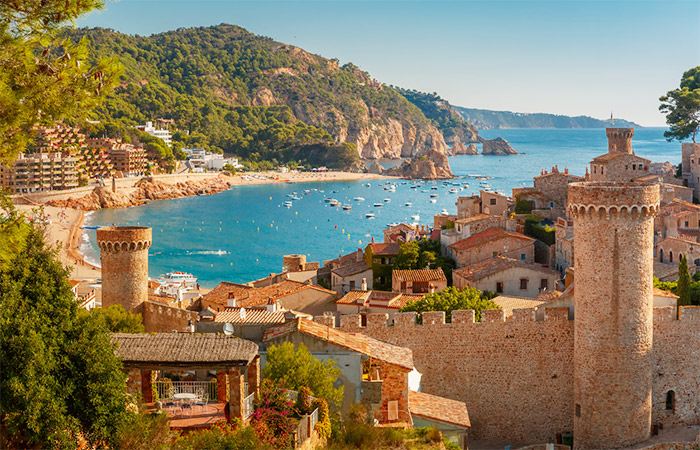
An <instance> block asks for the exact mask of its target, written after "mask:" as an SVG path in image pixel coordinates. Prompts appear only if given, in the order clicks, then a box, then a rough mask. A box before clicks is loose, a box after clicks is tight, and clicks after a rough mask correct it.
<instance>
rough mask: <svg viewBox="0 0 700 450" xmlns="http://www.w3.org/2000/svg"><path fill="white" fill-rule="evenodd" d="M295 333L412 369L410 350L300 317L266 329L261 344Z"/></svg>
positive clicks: (411, 353)
mask: <svg viewBox="0 0 700 450" xmlns="http://www.w3.org/2000/svg"><path fill="white" fill-rule="evenodd" d="M296 331H300V332H302V333H304V334H308V335H310V336H314V337H317V338H319V339H321V340H324V341H326V342H329V343H331V344H334V345H337V346H340V347H345V348H347V349H350V350H352V351H355V352H359V353H362V354H364V355H367V356H370V357H372V358H375V359H378V360H380V361H384V362H387V363H390V364H394V365H397V366H400V367H403V368H405V369H408V370H413V368H414V366H413V352H412V351H411V349H408V348H404V347H399V346H396V345H392V344H389V343H387V342H384V341H380V340H378V339H374V338H371V337H369V336H365V335H363V334H359V333H346V332H344V331H340V330H337V329H335V328H331V327H327V326H325V325H322V324H320V323H316V322H313V321H311V320H308V319H304V318H301V317H299V318H297V319H294V320H293V321H291V322H287V323H285V324H284V325H278V326H276V327H273V328H270V329H268V330H267V331H266V332H265V336H264V337H263V342H267V341H269V340H270V339H275V338H278V337H281V336H286V335H288V334H291V333H294V332H296Z"/></svg>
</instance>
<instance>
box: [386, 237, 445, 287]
mask: <svg viewBox="0 0 700 450" xmlns="http://www.w3.org/2000/svg"><path fill="white" fill-rule="evenodd" d="M438 267H440V268H442V271H443V272H444V273H445V277H446V278H447V281H448V283H451V282H452V269H454V267H455V262H454V260H453V259H452V258H450V257H447V256H442V253H441V250H440V241H436V240H433V239H426V238H423V239H418V240H414V241H411V242H407V243H402V244H401V245H400V246H399V254H398V255H397V256H396V258H394V269H399V270H415V269H425V268H429V269H437V268H438Z"/></svg>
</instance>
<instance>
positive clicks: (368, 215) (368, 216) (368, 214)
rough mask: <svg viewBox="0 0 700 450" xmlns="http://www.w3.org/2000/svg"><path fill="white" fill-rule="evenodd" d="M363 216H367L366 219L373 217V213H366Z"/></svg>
mask: <svg viewBox="0 0 700 450" xmlns="http://www.w3.org/2000/svg"><path fill="white" fill-rule="evenodd" d="M365 217H366V218H368V219H374V214H372V213H367V214H365Z"/></svg>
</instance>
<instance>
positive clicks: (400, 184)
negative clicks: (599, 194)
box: [81, 128, 680, 288]
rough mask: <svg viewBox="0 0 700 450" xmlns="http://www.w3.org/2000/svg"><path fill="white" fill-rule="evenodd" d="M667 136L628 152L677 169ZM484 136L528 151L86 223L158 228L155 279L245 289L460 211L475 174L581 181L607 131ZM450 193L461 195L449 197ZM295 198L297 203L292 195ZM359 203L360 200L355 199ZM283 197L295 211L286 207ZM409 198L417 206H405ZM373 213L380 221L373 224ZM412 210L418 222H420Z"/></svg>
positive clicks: (222, 196)
mask: <svg viewBox="0 0 700 450" xmlns="http://www.w3.org/2000/svg"><path fill="white" fill-rule="evenodd" d="M663 131H664V128H640V129H636V130H635V138H634V139H633V145H632V147H633V149H635V152H636V154H637V155H639V156H642V157H645V158H649V159H651V160H652V161H655V162H664V161H669V162H671V163H673V164H677V163H678V162H679V161H680V144H679V143H677V142H674V143H669V142H667V141H666V140H665V139H664V137H663ZM480 135H481V136H483V137H485V138H487V139H491V138H494V137H503V138H504V139H506V140H508V141H509V142H510V143H511V145H512V146H513V147H514V148H515V149H516V150H518V151H519V152H524V153H525V154H524V155H513V156H484V155H476V156H457V157H452V158H450V165H451V167H452V171H453V172H454V174H455V175H456V176H457V178H456V179H455V180H451V181H450V182H449V183H448V184H446V183H444V182H442V181H437V182H413V181H406V180H390V181H387V180H370V181H356V182H313V183H295V184H288V183H279V184H266V185H257V186H255V185H253V186H250V185H249V186H236V187H233V188H232V189H230V190H228V191H224V192H222V193H219V194H216V195H211V196H201V197H186V198H180V199H173V200H159V201H154V202H151V203H149V204H147V205H143V206H139V207H133V208H113V209H103V210H99V211H95V212H92V213H89V214H88V216H87V218H86V225H88V226H106V225H113V224H114V225H142V226H150V227H152V228H153V245H152V246H151V248H150V250H149V275H150V276H152V277H158V276H159V275H161V274H163V273H166V272H170V271H173V270H181V271H186V272H191V273H194V274H195V275H196V276H197V277H199V282H200V284H201V285H202V286H203V287H208V288H211V287H214V286H216V285H217V284H218V283H219V282H220V281H232V282H239V283H241V282H247V281H251V280H254V279H258V278H262V277H265V276H267V275H269V274H270V273H273V272H275V273H279V272H280V271H281V270H282V255H285V254H292V253H298V254H305V255H307V260H308V261H323V260H327V259H332V258H335V257H337V256H338V255H340V254H347V253H349V252H352V251H355V250H357V249H358V248H360V247H364V246H366V245H367V244H368V243H369V242H370V241H371V239H372V238H374V239H375V241H376V242H382V241H383V235H382V230H383V229H384V228H385V227H386V226H387V224H389V223H395V222H409V223H410V222H419V223H421V224H425V225H428V226H432V217H433V215H435V214H439V213H440V211H441V210H442V209H443V208H444V209H447V210H448V211H449V212H450V213H454V212H455V211H456V207H455V202H456V198H457V196H464V195H470V194H472V193H478V191H479V188H480V184H479V180H476V179H475V178H474V176H489V177H493V179H491V180H488V184H489V185H490V187H491V188H492V189H495V190H501V191H504V192H505V193H506V194H507V195H510V193H511V189H512V188H513V187H518V186H523V185H531V184H532V178H533V177H534V176H536V175H539V173H540V170H542V169H548V170H549V169H551V167H552V166H554V165H558V167H559V169H560V170H564V169H565V168H568V169H569V171H570V172H571V173H573V174H575V175H583V174H584V172H585V169H586V167H587V166H588V163H589V162H590V160H591V159H593V158H594V157H595V156H598V155H600V154H603V153H605V152H607V139H606V137H605V130H604V129H506V130H484V131H480ZM387 182H389V183H391V184H396V192H389V191H386V190H384V185H386V183H387ZM368 183H369V184H370V186H367V184H368ZM467 184H468V185H469V187H468V188H466V187H465V185H467ZM413 186H420V187H417V188H415V189H413V188H412V187H413ZM433 187H434V188H435V189H432V188H433ZM453 188H454V189H458V190H459V191H458V193H456V194H455V193H451V192H450V189H453ZM305 191H308V192H305ZM294 193H296V196H297V197H299V200H292V199H291V198H290V197H289V195H295V194H294ZM431 193H437V194H438V197H437V198H436V199H435V200H436V201H435V203H431V202H430V199H431V198H430V194H431ZM327 197H332V198H335V199H337V200H339V201H340V202H342V203H343V204H346V205H351V206H352V210H350V211H344V210H343V209H342V208H341V207H331V206H330V205H329V203H328V202H326V201H324V199H325V198H327ZM356 197H362V198H364V200H363V201H355V200H353V199H354V198H356ZM385 199H390V201H389V202H385V201H384V200H385ZM285 201H291V202H292V206H291V207H290V208H287V207H285V206H284V202H285ZM407 202H408V203H411V206H405V205H406V203H407ZM374 203H381V204H382V205H383V206H381V207H375V206H374ZM367 213H372V214H375V218H374V219H368V218H367V217H366V214H367ZM414 214H418V215H419V216H420V218H419V219H418V220H415V219H414V218H412V217H411V216H412V215H414ZM81 251H83V253H84V254H85V256H86V258H87V259H88V260H90V261H92V262H97V261H99V250H98V248H97V245H96V238H95V231H94V230H86V233H85V235H84V240H83V243H82V245H81Z"/></svg>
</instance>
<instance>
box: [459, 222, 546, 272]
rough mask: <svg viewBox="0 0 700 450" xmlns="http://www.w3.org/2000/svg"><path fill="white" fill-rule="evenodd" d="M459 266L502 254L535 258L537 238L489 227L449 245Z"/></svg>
mask: <svg viewBox="0 0 700 450" xmlns="http://www.w3.org/2000/svg"><path fill="white" fill-rule="evenodd" d="M449 249H450V253H451V254H452V258H453V259H454V260H455V262H456V263H457V267H458V268H460V267H466V266H470V265H472V264H475V263H477V262H480V261H484V260H487V259H489V258H492V257H494V256H498V255H502V256H507V257H509V258H514V259H519V260H522V261H527V262H533V261H534V260H535V240H534V239H533V238H531V237H528V236H525V235H524V234H521V233H516V232H514V231H506V230H503V229H501V228H488V229H486V230H484V231H481V232H479V233H476V234H474V235H471V236H469V237H468V238H466V239H462V240H461V241H458V242H456V243H454V244H452V245H450V246H449Z"/></svg>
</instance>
